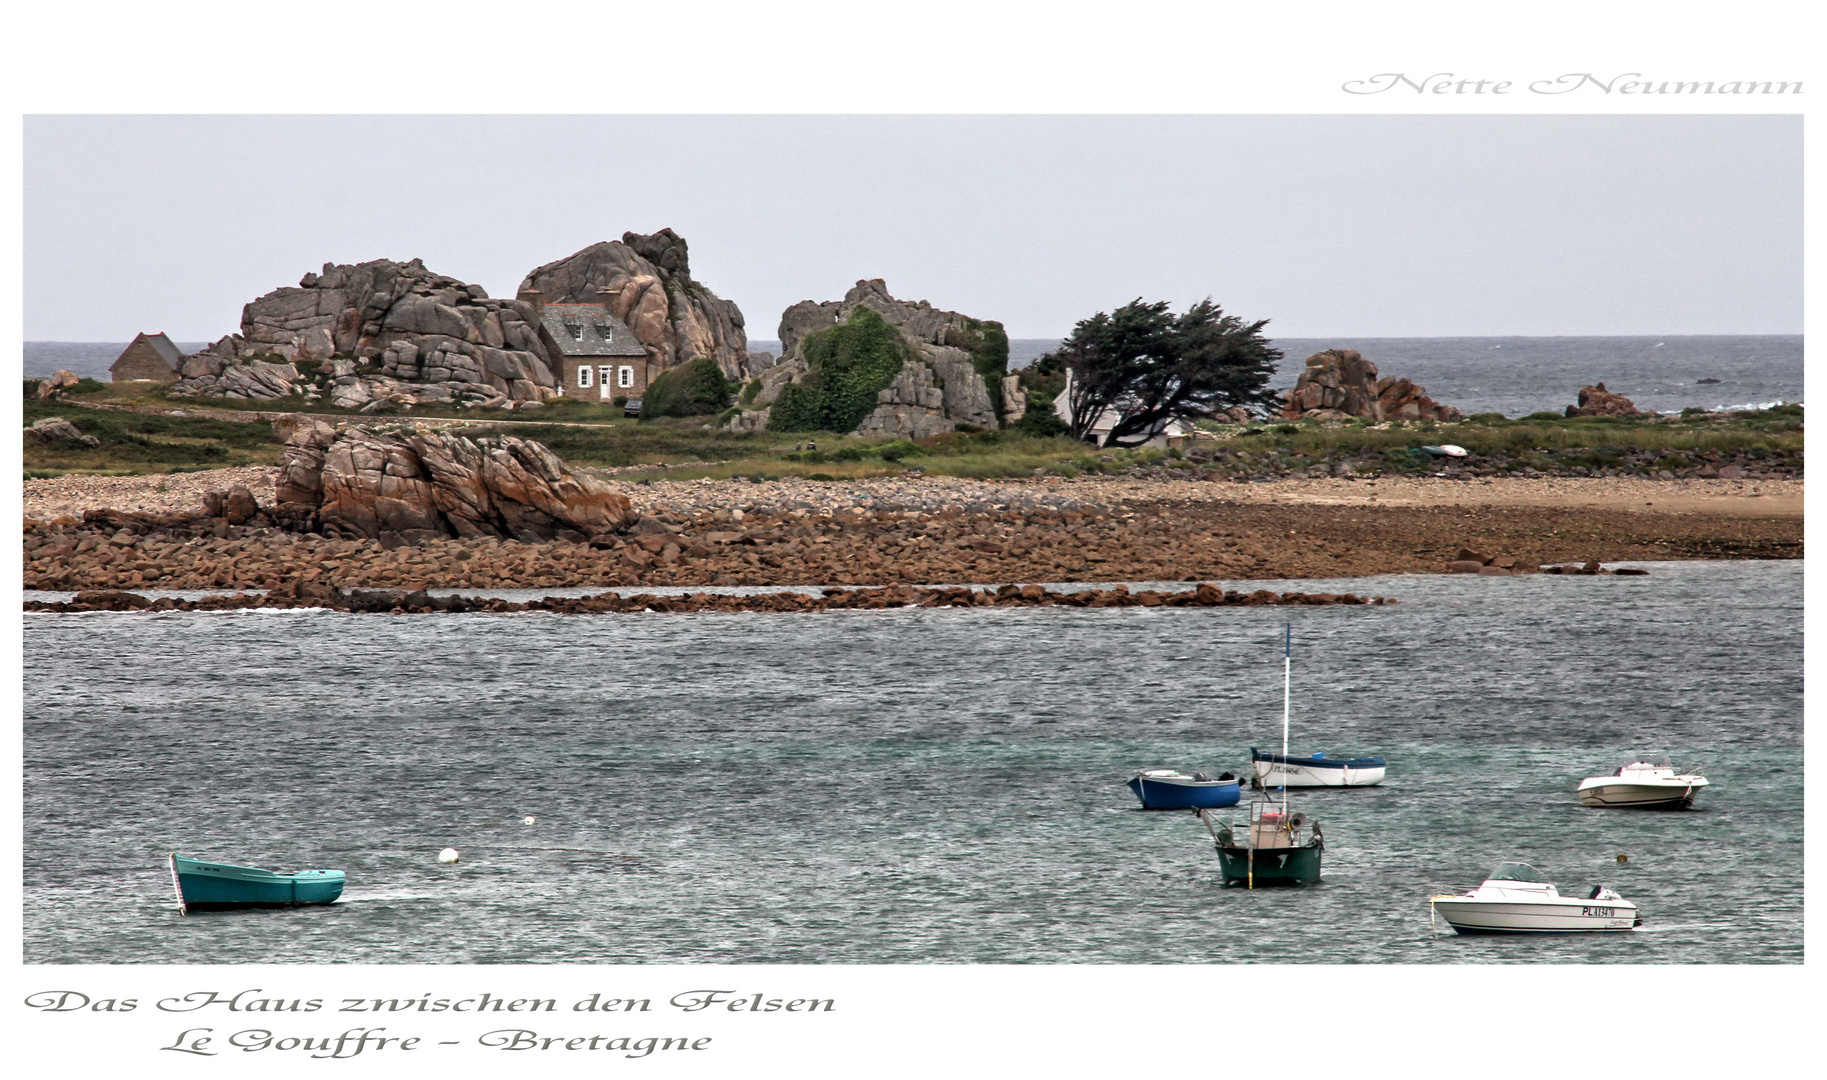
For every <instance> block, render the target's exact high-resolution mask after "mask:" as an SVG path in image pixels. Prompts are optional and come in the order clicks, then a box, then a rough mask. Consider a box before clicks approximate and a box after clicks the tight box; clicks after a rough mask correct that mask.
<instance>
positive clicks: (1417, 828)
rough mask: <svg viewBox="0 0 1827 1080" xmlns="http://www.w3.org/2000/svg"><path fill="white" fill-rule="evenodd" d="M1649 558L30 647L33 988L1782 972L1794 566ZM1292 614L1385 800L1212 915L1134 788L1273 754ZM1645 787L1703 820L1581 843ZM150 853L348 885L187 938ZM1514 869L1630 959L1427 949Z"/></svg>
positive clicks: (201, 920)
mask: <svg viewBox="0 0 1827 1080" xmlns="http://www.w3.org/2000/svg"><path fill="white" fill-rule="evenodd" d="M1646 565H1649V566H1651V568H1652V570H1653V572H1652V574H1650V575H1649V576H1647V577H1639V578H1605V577H1596V578H1561V577H1542V576H1537V577H1520V578H1511V579H1490V578H1468V577H1458V576H1441V577H1433V576H1427V577H1387V578H1375V579H1358V580H1355V581H1351V582H1336V583H1333V585H1332V587H1335V588H1338V589H1339V590H1341V591H1342V590H1344V589H1347V588H1348V589H1351V590H1353V591H1357V592H1360V593H1365V594H1383V595H1390V596H1396V597H1399V598H1400V599H1401V600H1402V603H1400V604H1398V605H1395V606H1391V607H1383V608H1311V609H1301V608H1296V609H1282V610H1278V609H1262V608H1252V609H1228V610H1227V609H1116V610H1108V609H1106V610H1079V609H1030V610H994V609H955V610H952V609H947V610H913V611H892V612H855V613H830V614H824V615H816V616H810V615H716V614H704V615H653V616H600V617H598V616H571V617H565V616H555V615H543V614H523V615H507V616H486V615H452V616H436V615H421V616H398V617H391V616H379V615H367V616H355V615H340V614H334V613H329V612H231V613H214V614H183V613H171V614H161V615H151V616H148V615H130V614H108V613H93V614H82V615H28V616H26V617H25V671H26V673H27V676H26V679H25V798H24V859H25V866H24V878H25V891H26V895H25V928H24V940H25V959H26V961H27V962H28V963H126V962H142V963H249V962H261V961H281V962H301V963H302V962H316V963H321V962H332V961H334V962H356V963H407V962H449V963H507V962H535V963H546V962H580V963H663V962H717V963H871V962H886V963H911V962H978V963H1025V962H1075V963H1116V962H1121V963H1211V962H1230V961H1273V962H1302V961H1324V962H1351V961H1361V962H1373V963H1438V962H1480V963H1484V962H1528V961H1547V962H1573V961H1599V962H1664V961H1671V962H1708V963H1743V962H1749V963H1765V962H1799V961H1800V960H1801V959H1802V764H1803V763H1802V756H1801V754H1802V651H1801V650H1802V588H1801V586H1802V566H1801V564H1800V563H1799V562H1792V563H1750V562H1737V563H1668V564H1646ZM1289 586H1290V587H1302V588H1309V589H1310V588H1313V587H1314V583H1312V582H1306V583H1298V584H1296V583H1289ZM1269 587H1278V586H1277V585H1276V584H1274V583H1271V584H1270V586H1269ZM1284 620H1290V621H1292V623H1293V625H1294V640H1295V644H1296V655H1295V680H1294V686H1295V696H1294V731H1295V736H1294V747H1295V748H1296V749H1297V750H1313V749H1323V750H1326V751H1328V752H1330V753H1335V754H1343V753H1379V754H1383V755H1384V756H1386V757H1388V758H1389V760H1390V778H1389V781H1388V783H1387V784H1385V785H1384V786H1383V787H1381V788H1376V789H1360V790H1351V791H1330V792H1317V793H1313V794H1311V795H1307V796H1304V797H1301V802H1300V808H1304V809H1306V810H1307V811H1309V813H1310V814H1311V815H1312V816H1314V817H1316V818H1318V819H1319V820H1320V821H1321V822H1322V824H1323V826H1324V829H1325V834H1326V837H1327V842H1328V845H1329V846H1328V849H1327V852H1326V863H1325V873H1324V881H1323V883H1322V884H1320V885H1318V886H1315V887H1312V888H1307V889H1299V890H1283V891H1275V890H1258V891H1255V892H1247V891H1244V890H1240V889H1235V888H1230V889H1227V888H1223V887H1221V885H1220V883H1219V877H1218V869H1217V862H1216V858H1215V856H1214V854H1213V852H1212V849H1211V843H1210V840H1209V838H1208V837H1207V835H1206V833H1205V831H1204V829H1203V828H1202V827H1201V826H1200V825H1199V824H1198V822H1197V821H1196V820H1195V819H1194V818H1193V817H1192V816H1191V815H1188V814H1179V813H1145V812H1142V811H1139V810H1137V809H1135V804H1134V800H1133V798H1132V797H1131V796H1130V795H1129V793H1128V792H1127V791H1126V790H1124V789H1123V788H1122V786H1121V784H1122V781H1123V780H1124V779H1126V778H1127V776H1129V775H1130V774H1132V773H1133V771H1134V770H1135V769H1137V768H1141V767H1150V766H1158V765H1170V766H1177V767H1182V768H1189V769H1190V768H1203V769H1206V770H1208V771H1215V770H1217V769H1225V768H1228V769H1231V770H1233V771H1240V770H1241V769H1242V768H1243V767H1244V766H1245V765H1246V764H1247V755H1248V748H1249V746H1250V745H1252V744H1257V745H1272V744H1274V743H1275V742H1277V741H1278V740H1279V737H1280V736H1279V727H1280V716H1281V654H1280V635H1281V630H1282V624H1283V621H1284ZM1642 752H1667V753H1669V754H1671V755H1673V756H1674V757H1675V761H1676V764H1678V765H1682V766H1693V765H1698V766H1700V767H1702V768H1703V769H1704V770H1705V771H1706V773H1707V775H1708V776H1709V777H1710V778H1711V779H1712V780H1713V783H1714V786H1713V787H1712V788H1710V789H1709V790H1708V792H1707V793H1706V794H1705V795H1704V796H1702V799H1701V804H1700V805H1701V807H1702V808H1701V809H1699V810H1697V811H1694V812H1689V813H1645V812H1636V813H1632V812H1628V811H1601V810H1589V809H1584V808H1582V807H1580V806H1579V805H1578V803H1577V801H1576V800H1575V798H1574V796H1573V789H1574V787H1575V785H1576V784H1577V783H1578V781H1579V780H1580V778H1582V777H1584V776H1588V775H1593V774H1596V773H1600V772H1608V771H1610V770H1611V769H1612V768H1614V767H1615V766H1616V765H1617V764H1619V763H1621V762H1622V761H1623V760H1625V758H1626V757H1628V756H1630V755H1632V754H1635V753H1642ZM529 815H530V816H533V817H535V818H536V821H535V823H534V824H532V825H526V824H523V823H522V818H523V817H525V816H529ZM447 845H449V846H454V847H456V848H459V849H460V850H462V851H463V853H464V855H463V861H462V862H461V863H459V864H456V865H439V864H438V863H437V862H436V854H437V852H438V850H439V849H440V848H443V847H445V846H447ZM172 850H178V851H182V852H185V853H188V854H194V855H199V856H202V857H207V858H213V859H220V860H223V861H231V862H241V863H249V864H254V865H265V866H270V867H272V868H274V869H282V870H289V869H297V868H304V867H312V866H332V867H336V868H340V869H342V870H345V871H346V872H347V873H348V877H349V885H348V889H347V891H346V892H345V894H344V898H343V901H342V902H341V903H339V904H337V905H335V906H333V907H330V908H317V909H303V910H298V911H282V912H248V913H226V914H215V915H198V916H192V917H181V916H179V915H178V914H177V911H176V907H175V904H174V903H173V900H172V896H171V886H170V881H169V876H168V874H167V872H166V870H165V868H164V865H163V861H162V860H163V858H164V855H165V853H166V852H168V851H172ZM1619 853H1626V854H1628V856H1629V861H1628V862H1627V863H1622V864H1620V863H1618V862H1617V861H1616V856H1617V855H1618V854H1619ZM1504 859H1522V860H1524V861H1528V862H1531V863H1534V864H1535V865H1537V866H1539V867H1541V868H1542V869H1544V870H1546V871H1548V872H1549V874H1550V875H1551V876H1552V878H1553V879H1554V880H1555V881H1556V882H1558V883H1559V884H1560V885H1561V887H1562V889H1563V891H1572V890H1575V889H1579V890H1584V889H1587V888H1589V887H1590V886H1591V885H1593V884H1597V883H1600V882H1603V883H1606V884H1610V885H1612V886H1613V887H1615V888H1617V889H1618V890H1619V891H1620V892H1621V893H1623V895H1624V896H1626V897H1627V898H1629V899H1631V900H1634V901H1635V902H1636V903H1637V904H1638V905H1639V907H1640V908H1641V909H1642V910H1643V912H1644V914H1645V917H1646V922H1645V925H1644V926H1643V928H1642V929H1641V930H1639V931H1637V932H1635V933H1630V934H1619V935H1606V936H1602V937H1597V938H1593V937H1579V936H1573V937H1566V938H1556V939H1531V940H1506V939H1491V938H1454V937H1450V936H1442V937H1438V938H1435V937H1432V936H1430V932H1429V922H1428V911H1427V903H1426V898H1427V896H1428V895H1429V894H1430V893H1432V892H1435V891H1439V890H1442V889H1446V888H1452V889H1455V890H1457V889H1460V888H1464V887H1469V886H1471V885H1473V884H1476V883H1477V881H1478V880H1479V879H1480V878H1481V877H1482V876H1483V874H1484V872H1485V871H1487V870H1488V869H1490V867H1491V866H1492V865H1494V864H1495V863H1496V862H1498V861H1500V860H1504ZM1753 897H1754V898H1757V902H1755V903H1752V902H1750V900H1749V898H1753Z"/></svg>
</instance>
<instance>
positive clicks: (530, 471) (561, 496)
mask: <svg viewBox="0 0 1827 1080" xmlns="http://www.w3.org/2000/svg"><path fill="white" fill-rule="evenodd" d="M282 433H283V434H284V435H285V436H286V451H285V460H284V462H283V464H282V465H281V466H280V471H279V476H278V479H277V480H276V481H275V484H274V503H275V505H274V508H273V513H272V516H273V517H274V518H275V519H276V520H278V521H279V522H281V523H282V524H284V525H285V526H286V527H287V528H289V529H291V530H293V531H298V532H321V533H323V534H324V535H326V536H332V537H343V538H367V539H378V540H381V541H382V542H383V543H390V542H392V543H417V542H419V541H423V540H430V539H436V538H440V537H460V538H474V537H511V538H513V539H516V540H522V541H526V542H534V541H543V540H552V539H561V540H570V541H573V542H582V541H586V540H590V539H594V538H598V537H602V536H605V535H608V534H610V533H613V532H616V531H618V530H620V529H624V528H626V527H628V526H629V525H632V524H633V523H634V521H635V517H636V515H635V514H634V511H633V507H632V505H631V504H630V503H629V501H628V499H627V498H626V497H625V496H623V495H619V494H617V493H616V492H614V491H612V490H610V489H609V487H608V486H606V485H604V484H603V483H601V482H600V481H597V480H594V479H592V478H590V477H586V476H579V475H577V474H575V473H573V472H571V470H570V469H568V468H566V467H565V464H564V462H562V461H560V460H559V459H558V457H557V456H556V455H554V454H553V453H552V452H551V451H550V450H547V449H546V448H545V447H544V446H542V445H540V444H539V443H536V442H533V441H531V440H526V439H517V438H514V437H512V436H504V437H501V438H499V439H488V438H485V439H480V440H472V439H468V438H464V437H462V436H458V435H449V434H444V433H440V432H435V431H426V430H421V429H407V430H403V431H398V432H391V433H383V432H377V431H371V430H364V429H362V428H358V427H351V426H348V425H344V426H341V427H332V426H331V425H329V424H327V423H324V422H322V421H320V420H310V419H300V420H297V421H294V422H292V423H291V424H289V425H288V426H287V427H286V428H285V429H284V430H283V432H282Z"/></svg>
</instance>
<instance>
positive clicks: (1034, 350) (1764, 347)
mask: <svg viewBox="0 0 1827 1080" xmlns="http://www.w3.org/2000/svg"><path fill="white" fill-rule="evenodd" d="M177 344H178V346H179V347H180V348H182V349H184V350H185V351H186V352H194V351H196V350H197V349H200V348H202V347H203V344H204V343H202V342H179V343H177ZM1059 344H1060V342H1059V341H1058V340H1057V339H1053V338H1019V339H1014V340H1011V341H1010V342H1009V364H1010V366H1011V367H1012V368H1019V367H1025V366H1027V365H1028V364H1030V363H1032V362H1033V361H1034V360H1035V359H1036V358H1038V357H1040V356H1041V355H1043V354H1045V353H1047V352H1050V351H1052V350H1053V349H1056V348H1058V347H1059ZM1275 345H1276V347H1277V348H1279V349H1281V350H1282V353H1283V358H1282V361H1281V363H1280V364H1279V365H1278V366H1277V369H1276V373H1275V378H1274V380H1273V383H1272V385H1274V386H1276V387H1279V388H1281V389H1284V390H1285V389H1287V388H1288V387H1291V386H1293V385H1294V382H1295V380H1296V379H1298V378H1299V377H1300V373H1301V372H1302V371H1303V370H1304V365H1305V360H1306V358H1307V357H1309V356H1311V355H1313V354H1314V353H1316V352H1320V351H1321V350H1323V349H1356V350H1358V351H1359V352H1361V353H1363V354H1364V356H1366V357H1367V358H1369V359H1370V360H1371V361H1372V362H1373V363H1375V364H1376V365H1377V370H1378V372H1379V373H1380V374H1382V375H1392V376H1396V377H1399V378H1407V379H1411V380H1413V381H1414V382H1416V383H1418V384H1420V385H1421V386H1423V387H1425V388H1426V392H1427V394H1428V396H1430V397H1432V398H1433V399H1434V400H1435V401H1438V402H1440V403H1442V404H1444V405H1451V406H1453V407H1454V408H1457V409H1459V410H1460V411H1461V412H1463V413H1465V414H1467V415H1468V416H1469V415H1471V414H1473V413H1481V412H1496V413H1502V414H1504V415H1505V416H1510V417H1518V416H1526V415H1528V414H1529V413H1532V412H1543V411H1548V412H1562V411H1564V410H1565V409H1566V407H1567V406H1569V405H1572V404H1575V403H1576V402H1577V401H1578V399H1579V391H1580V388H1581V387H1583V386H1591V385H1594V384H1595V383H1604V384H1605V386H1606V389H1608V390H1611V391H1612V392H1614V393H1619V394H1623V395H1624V396H1625V397H1628V398H1630V399H1631V401H1633V402H1634V403H1635V404H1636V406H1637V407H1638V408H1639V409H1644V410H1647V411H1655V412H1680V411H1681V410H1682V409H1686V408H1702V409H1708V410H1713V411H1717V410H1721V409H1751V408H1761V407H1765V406H1769V405H1773V404H1778V403H1782V402H1800V401H1802V338H1801V336H1800V335H1763V336H1718V337H1488V338H1485V337H1446V338H1440V337H1436V338H1355V337H1336V338H1282V339H1277V340H1276V341H1275ZM126 347H127V343H126V342H124V341H123V342H68V341H28V342H26V343H25V354H24V355H25V376H26V377H27V378H34V379H41V378H44V377H46V376H48V375H50V374H51V373H52V372H54V371H56V370H58V369H59V368H63V369H67V370H69V371H73V372H75V373H76V374H77V375H82V376H87V377H89V378H94V379H104V380H105V379H107V377H108V366H109V365H110V364H112V363H114V361H115V359H116V358H117V357H118V356H120V353H121V350H122V349H125V348H126ZM749 348H750V349H752V350H754V351H756V352H771V353H774V354H775V355H778V354H779V352H780V342H778V341H769V340H765V339H756V338H751V339H750V340H749Z"/></svg>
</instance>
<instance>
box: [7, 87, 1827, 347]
mask: <svg viewBox="0 0 1827 1080" xmlns="http://www.w3.org/2000/svg"><path fill="white" fill-rule="evenodd" d="M1801 132H1802V126H1801V120H1800V118H1799V117H1797V116H1784V115H1711V116H1698V115H1634V116H1621V115H1358V116H1336V115H1334V116H1328V115H1271V116H1234V115H1218V116H904V115H903V116H576V117H566V116H499V115H491V116H469V117H466V116H428V117H415V116H208V115H202V116H195V115H186V116H106V115H104V116H71V115H37V116H27V117H26V118H25V124H24V134H25V155H24V156H25V170H24V204H25V207H24V208H25V215H24V217H25V221H24V254H25V260H24V269H25V274H24V300H25V306H24V316H25V326H24V329H25V334H24V336H25V337H26V339H28V340H40V341H43V340H56V341H124V340H127V339H128V338H130V337H132V336H133V334H134V333H136V332H138V331H148V332H154V331H164V332H166V333H168V334H169V335H170V336H171V337H172V338H173V339H175V340H180V341H203V340H212V339H214V338H216V337H219V336H221V335H222V334H224V333H229V332H233V331H235V330H237V329H238V327H239V322H240V313H241V306H242V305H243V304H245V303H246V302H248V301H249V300H252V299H254V298H255V297H257V296H260V295H262V294H264V293H266V292H268V291H270V290H272V289H275V288H278V287H280V286H285V285H294V284H296V283H297V281H298V279H299V277H300V276H301V275H302V274H304V273H305V272H307V271H313V270H318V269H320V268H321V267H322V265H323V264H324V263H325V262H338V263H353V262H361V261H365V260H369V259H377V258H390V259H396V260H406V259H411V258H414V257H420V258H423V259H424V260H425V264H426V266H428V267H429V268H431V269H432V270H434V271H436V272H439V273H444V274H449V275H451V276H454V277H457V278H460V279H462V280H464V281H469V282H475V283H478V284H481V285H483V286H484V287H485V288H487V290H488V291H489V294H490V295H491V296H511V295H513V292H514V289H515V287H516V286H517V285H518V284H519V281H520V279H521V278H522V277H523V276H524V275H525V274H526V273H527V271H529V270H531V269H532V268H534V267H535V266H538V265H541V264H543V263H547V262H551V261H553V260H556V259H560V258H563V257H564V256H566V255H569V254H571V253H572V252H574V251H577V250H579V249H581V248H583V247H586V246H588V245H590V244H592V243H596V242H598V241H602V240H615V239H620V237H621V235H622V233H623V232H624V231H630V230H632V231H635V232H643V233H645V232H653V231H656V230H658V229H660V228H662V227H668V226H669V227H671V228H672V229H674V230H675V231H676V232H678V233H679V234H680V235H682V236H683V237H685V239H686V240H687V242H688V243H689V244H690V246H691V267H692V273H693V276H694V277H695V278H697V279H698V280H699V281H701V282H703V283H704V284H705V285H707V286H708V287H709V288H710V289H711V290H712V291H714V292H715V293H717V294H718V295H719V296H722V297H724V298H726V299H730V300H734V301H735V302H736V303H737V304H738V305H739V306H740V307H741V308H742V311H743V313H744V315H745V317H746V319H747V322H748V332H749V335H750V336H751V337H753V338H762V339H766V338H773V337H775V336H776V327H777V326H778V324H779V320H780V313H781V311H782V310H783V309H785V308H786V307H787V306H788V305H790V304H793V303H795V302H797V301H800V300H808V299H810V300H832V299H837V298H839V297H841V296H842V295H843V293H844V291H845V290H846V289H848V288H849V287H850V286H851V285H852V284H854V283H855V281H856V280H858V279H859V278H875V277H880V278H884V279H886V281H887V283H888V287H889V289H890V291H891V292H892V293H893V294H894V295H895V296H897V297H899V298H902V299H909V300H922V299H923V300H929V301H931V302H932V303H933V304H934V305H935V306H937V307H941V308H946V309H950V310H955V311H962V312H964V313H966V314H968V315H972V316H975V317H978V318H984V319H997V320H1000V321H1002V322H1003V324H1004V325H1005V326H1006V327H1007V328H1008V330H1009V333H1010V335H1011V336H1013V337H1017V338H1022V337H1029V338H1043V337H1058V336H1062V335H1064V334H1067V333H1069V332H1070V330H1071V328H1072V326H1073V325H1074V324H1075V323H1076V322H1078V321H1079V320H1080V319H1084V318H1086V317H1088V316H1090V315H1091V314H1093V313H1095V312H1097V311H1107V310H1110V309H1111V308H1114V307H1116V306H1119V305H1121V304H1124V303H1127V302H1129V301H1131V300H1134V299H1137V298H1143V299H1147V300H1168V301H1170V302H1171V303H1173V304H1174V305H1175V306H1176V307H1180V308H1184V307H1185V306H1187V305H1189V304H1191V303H1193V302H1195V301H1197V300H1200V299H1203V298H1205V297H1208V296H1209V297H1211V298H1212V299H1213V300H1215V301H1217V302H1218V303H1219V304H1220V305H1221V306H1223V307H1224V308H1225V309H1226V310H1227V311H1230V312H1233V313H1235V314H1238V315H1241V316H1243V317H1245V318H1247V319H1252V320H1254V319H1268V320H1270V325H1269V333H1270V334H1271V335H1273V336H1284V337H1303V338H1312V337H1326V336H1330V335H1351V336H1358V337H1379V336H1381V337H1401V336H1456V335H1511V334H1516V335H1629V334H1654V335H1673V334H1798V333H1800V332H1801V328H1802V273H1801V268H1802V142H1801Z"/></svg>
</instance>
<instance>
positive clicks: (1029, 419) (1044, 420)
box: [1015, 398, 1072, 439]
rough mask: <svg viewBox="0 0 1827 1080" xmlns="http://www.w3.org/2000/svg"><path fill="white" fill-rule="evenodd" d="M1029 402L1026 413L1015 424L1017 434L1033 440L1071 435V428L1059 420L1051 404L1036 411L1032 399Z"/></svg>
mask: <svg viewBox="0 0 1827 1080" xmlns="http://www.w3.org/2000/svg"><path fill="white" fill-rule="evenodd" d="M1029 401H1030V404H1029V406H1028V411H1027V412H1025V413H1023V414H1022V417H1021V419H1020V420H1017V421H1016V422H1015V430H1016V431H1017V432H1019V433H1020V434H1022V435H1026V436H1028V437H1029V438H1033V439H1051V438H1055V437H1058V436H1061V435H1070V434H1072V428H1071V426H1070V425H1068V424H1067V423H1066V422H1065V421H1064V420H1061V419H1060V418H1059V414H1058V413H1056V412H1054V411H1053V406H1052V405H1051V404H1048V405H1045V406H1042V407H1041V408H1038V409H1037V408H1034V407H1033V404H1032V398H1030V399H1029Z"/></svg>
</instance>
